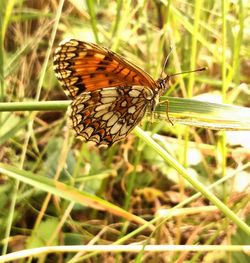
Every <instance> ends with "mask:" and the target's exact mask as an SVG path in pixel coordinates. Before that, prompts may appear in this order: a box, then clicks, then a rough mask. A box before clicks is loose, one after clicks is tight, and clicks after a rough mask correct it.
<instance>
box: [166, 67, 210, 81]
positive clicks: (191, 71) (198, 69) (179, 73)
mask: <svg viewBox="0 0 250 263" xmlns="http://www.w3.org/2000/svg"><path fill="white" fill-rule="evenodd" d="M205 70H207V68H206V67H203V68H197V69H194V70H188V71H182V72H178V73H174V74H171V75H168V76H167V77H166V78H168V79H169V78H171V77H173V76H177V75H182V74H186V73H193V72H199V71H205Z"/></svg>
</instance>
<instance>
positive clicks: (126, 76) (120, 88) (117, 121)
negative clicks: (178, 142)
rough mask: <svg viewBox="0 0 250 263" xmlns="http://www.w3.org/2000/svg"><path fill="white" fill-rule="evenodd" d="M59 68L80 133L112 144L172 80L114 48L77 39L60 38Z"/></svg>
mask: <svg viewBox="0 0 250 263" xmlns="http://www.w3.org/2000/svg"><path fill="white" fill-rule="evenodd" d="M54 70H55V73H56V77H57V78H58V80H59V81H60V83H61V85H62V87H63V89H64V91H65V93H66V94H67V95H68V96H69V97H70V98H71V99H72V103H71V107H70V113H69V117H70V120H71V125H72V127H73V129H74V130H75V132H76V134H77V137H79V138H80V139H82V140H83V141H85V142H87V141H94V142H96V143H97V144H98V145H101V144H103V145H108V146H110V145H112V144H113V143H115V142H118V141H120V140H122V139H124V138H125V137H126V136H127V135H128V133H129V132H130V131H131V130H132V129H133V128H134V127H135V126H136V125H137V124H138V123H139V122H140V121H141V119H142V118H143V116H144V115H145V112H146V110H147V109H150V110H151V111H153V110H154V108H155V106H156V104H157V103H158V102H159V96H161V95H163V94H164V93H165V92H166V90H167V88H168V85H167V83H168V80H169V76H167V77H166V78H159V79H158V80H156V81H155V80H154V79H153V78H152V77H151V76H150V75H149V74H148V73H146V72H145V71H143V70H142V69H141V68H139V67H138V66H136V65H134V64H133V63H131V62H129V61H127V60H126V59H125V58H123V57H122V56H120V55H118V54H116V53H114V52H112V51H111V50H109V49H107V48H103V47H100V46H98V45H96V44H93V43H89V42H83V41H79V40H75V39H70V40H68V41H64V42H62V43H60V44H59V47H58V48H57V49H56V51H55V56H54Z"/></svg>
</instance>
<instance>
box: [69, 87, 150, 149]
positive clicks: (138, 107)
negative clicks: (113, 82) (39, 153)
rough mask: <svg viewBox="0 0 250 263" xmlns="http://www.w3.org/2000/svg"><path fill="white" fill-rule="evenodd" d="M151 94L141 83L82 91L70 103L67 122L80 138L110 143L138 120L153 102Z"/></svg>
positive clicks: (120, 138)
mask: <svg viewBox="0 0 250 263" xmlns="http://www.w3.org/2000/svg"><path fill="white" fill-rule="evenodd" d="M152 96H154V95H153V93H152V91H151V90H150V89H148V88H144V87H141V86H134V87H132V86H125V87H122V89H117V88H106V89H99V90H96V91H92V92H84V93H82V94H80V95H79V96H78V97H76V98H75V100H73V102H72V104H71V111H70V119H71V126H72V127H73V129H74V130H75V132H76V134H77V137H79V138H81V139H82V140H83V141H94V142H96V143H97V144H107V145H112V144H113V143H115V142H117V141H120V140H122V139H124V138H125V137H126V136H127V134H128V133H129V132H130V131H131V130H132V129H133V128H134V127H135V126H136V125H137V124H138V123H139V122H140V121H141V119H142V118H143V116H144V115H145V112H146V110H147V108H148V107H152V106H153V105H152V102H153V100H152ZM149 98H151V99H149Z"/></svg>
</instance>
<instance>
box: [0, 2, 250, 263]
mask: <svg viewBox="0 0 250 263" xmlns="http://www.w3.org/2000/svg"><path fill="white" fill-rule="evenodd" d="M0 5H1V6H0V8H1V10H2V11H1V18H0V22H1V24H0V25H1V35H0V50H1V51H0V76H1V79H0V84H1V87H0V88H1V89H0V97H1V101H2V102H6V103H7V102H17V101H20V102H22V101H23V102H30V101H48V100H50V101H53V100H67V97H66V96H65V95H64V92H63V91H62V89H61V88H60V86H59V83H58V81H57V80H56V78H55V75H54V72H53V68H52V64H53V51H54V50H55V48H56V46H57V45H58V43H59V42H60V41H61V40H63V39H64V38H67V37H74V38H77V39H81V40H85V41H90V42H95V43H98V44H100V45H102V46H105V47H108V48H110V49H112V50H113V51H116V52H118V53H119V54H122V55H124V56H125V57H127V59H129V60H131V61H132V62H133V63H135V64H136V65H139V66H140V67H141V68H143V69H144V70H146V71H147V72H148V73H150V74H151V75H152V76H153V77H154V78H155V79H157V78H158V77H159V75H160V73H161V71H162V65H163V62H164V59H165V58H166V56H167V54H168V53H169V50H170V47H173V52H172V55H171V56H170V60H169V62H168V65H167V68H166V69H165V73H166V74H171V73H176V72H181V71H184V70H189V69H194V68H199V67H203V66H205V67H207V68H208V70H207V71H206V72H202V73H198V74H190V75H185V76H182V75H180V76H176V77H175V78H174V79H172V85H171V87H170V89H169V91H168V93H167V94H166V95H167V96H171V97H181V98H193V97H195V96H198V95H199V97H202V98H203V100H208V101H210V102H224V103H230V104H235V105H239V106H244V107H249V105H250V100H249V94H250V92H249V82H250V79H249V76H250V59H249V58H250V52H249V44H250V43H249V42H250V31H249V26H248V25H249V23H250V3H249V2H248V1H226V0H225V1H157V0H155V1H122V0H120V1H119V0H117V1H106V0H104V1H79V0H78V1H77V0H75V1H74V0H71V1H53V0H52V1H13V0H12V1H11V0H8V1H1V2H0ZM204 105H205V104H204ZM170 107H171V105H170ZM201 107H202V106H201ZM66 119H67V116H66V114H65V112H63V111H58V112H54V111H53V112H42V111H41V112H24V111H23V112H22V111H19V112H15V113H13V112H2V113H0V122H1V129H0V142H1V146H0V161H1V164H4V165H5V164H8V165H9V166H8V167H7V168H6V167H5V168H6V169H5V171H6V170H8V171H9V174H10V173H11V172H12V173H15V175H16V176H15V178H16V179H15V180H14V179H11V178H10V177H9V176H7V175H9V174H8V172H6V173H3V170H1V171H2V174H0V200H1V202H0V208H1V213H0V240H1V243H0V244H1V251H2V254H6V253H7V252H13V251H20V250H23V249H26V248H33V247H37V246H46V245H52V244H53V245H64V244H65V245H75V244H116V243H119V242H122V243H124V244H132V243H135V242H141V243H143V244H193V245H198V244H199V245H205V244H213V245H221V244H227V245H230V244H238V245H244V244H249V242H250V237H249V235H248V234H247V233H246V232H244V231H242V230H241V229H239V228H237V227H236V225H235V222H232V221H231V220H229V219H228V218H227V217H225V216H224V214H223V213H221V212H220V211H219V210H218V209H217V208H215V207H212V206H211V203H210V202H209V201H208V199H206V198H204V197H199V198H198V199H195V200H192V202H190V203H189V204H186V208H192V212H190V210H180V211H181V213H180V214H178V215H177V216H169V217H168V218H167V220H166V221H164V222H163V223H162V220H163V218H161V219H158V220H156V221H153V223H152V225H151V227H149V228H144V229H140V230H139V231H137V232H135V230H137V229H138V227H139V225H140V224H143V220H146V221H150V220H154V219H155V218H157V216H159V215H164V214H166V213H167V211H168V209H171V208H173V207H175V206H176V205H177V204H180V203H181V204H182V202H183V201H185V200H187V199H188V200H189V198H192V196H193V195H194V194H195V193H196V191H195V190H194V188H193V187H191V185H190V184H189V183H188V182H187V181H185V180H184V179H183V177H182V176H180V173H179V172H178V171H176V169H174V168H173V167H172V166H170V165H169V164H167V163H166V162H165V161H164V160H163V159H162V157H161V156H160V155H159V154H158V153H157V152H155V151H154V150H153V148H152V147H151V146H150V144H145V142H144V141H143V140H141V139H140V138H138V136H140V135H138V134H137V133H138V130H136V135H137V136H136V135H135V134H133V133H132V134H130V135H129V136H128V137H127V139H126V140H124V141H123V142H121V143H119V144H117V145H114V146H113V147H112V148H110V149H99V148H97V147H95V146H94V145H93V144H91V143H87V144H83V143H81V142H80V141H78V140H76V139H75V138H74V136H73V134H72V132H71V131H69V130H68V128H67V125H66V122H67V121H66ZM246 121H247V120H246ZM141 126H142V127H143V129H144V130H147V131H150V134H151V135H153V138H154V139H155V140H156V141H157V142H158V143H159V145H161V146H162V147H163V149H164V150H165V151H167V152H168V153H170V154H171V155H172V156H173V157H174V158H175V160H176V161H177V162H178V163H179V164H180V165H181V166H182V167H185V168H186V171H187V172H188V174H189V175H192V176H193V177H194V178H195V179H197V180H198V181H200V182H202V184H204V185H206V186H209V185H211V184H213V183H215V182H217V181H218V180H219V179H221V178H225V181H224V183H223V184H217V185H216V186H215V187H213V188H212V192H213V193H214V194H215V195H216V196H217V197H219V198H220V199H221V200H222V201H223V202H224V203H225V204H226V205H227V206H228V207H229V208H230V209H231V210H232V211H234V212H235V213H236V214H238V216H239V217H240V218H241V219H242V220H243V221H245V222H246V223H249V220H250V218H249V199H250V194H249V181H250V176H249V166H250V163H249V159H250V158H249V157H250V135H249V132H248V131H241V132H223V131H213V130H209V129H204V128H194V127H187V126H184V125H179V124H175V125H174V126H172V125H171V124H170V123H168V122H167V119H165V120H160V121H157V120H156V121H155V122H154V123H151V122H150V121H148V122H146V121H145V122H143V123H142V125H141ZM2 167H3V166H2ZM14 168H17V169H18V170H14ZM26 172H29V174H27V173H26ZM10 176H11V175H10ZM29 176H30V177H29ZM23 178H26V179H27V178H29V179H30V178H31V179H32V182H30V181H29V182H28V181H27V180H28V179H27V180H26V181H25V179H23ZM42 178H46V179H48V180H49V179H51V181H46V180H45V181H44V180H43V179H42ZM54 180H58V181H60V182H62V183H64V184H65V185H67V186H68V187H71V188H67V189H66V192H62V189H61V188H60V189H59V187H58V185H53V184H52V182H54ZM42 184H43V186H41V185H42ZM30 185H32V186H30ZM46 185H47V189H48V190H47V191H46ZM51 189H52V190H51ZM78 189H79V190H81V191H82V193H83V196H81V198H83V200H81V201H79V202H77V200H78V199H77V196H78V195H77V193H78V192H77V190H78ZM67 194H68V195H67ZM89 195H91V197H90V199H88V198H89ZM95 196H96V197H99V198H100V200H107V201H108V202H109V203H108V204H106V203H104V202H102V201H100V200H99V199H95ZM62 197H65V198H62ZM89 200H90V201H89ZM99 201H100V203H98V202H99ZM83 203H85V204H86V205H85V206H84V205H83ZM97 203H98V207H96V208H95V207H94V204H97ZM111 204H113V205H114V207H113V206H112V205H111ZM183 205H184V204H183ZM120 208H122V209H124V210H125V211H128V214H125V213H124V212H123V211H121V210H119V209H120ZM101 209H103V210H101ZM211 209H212V210H211ZM176 210H177V211H178V208H176ZM140 220H141V221H140ZM152 229H154V230H152ZM131 233H133V234H132V235H131ZM129 234H130V235H129ZM124 240H125V241H124ZM83 260H85V261H86V262H103V261H105V262H106V261H107V262H115V261H118V260H122V262H134V261H136V260H137V262H187V261H190V262H249V257H247V256H246V255H245V254H244V253H242V252H241V253H228V252H225V251H223V250H222V251H221V252H220V253H218V252H216V253H215V252H209V253H205V252H196V253H194V252H189V253H187V252H177V251H174V252H173V251H172V252H167V251H166V252H161V253H152V252H142V253H140V254H134V253H121V254H118V253H116V254H114V253H99V254H97V255H95V256H93V255H92V254H88V253H86V254H85V255H84V256H82V255H75V254H73V253H65V254H64V255H63V254H50V255H47V256H46V255H43V256H40V257H39V258H38V262H85V261H83ZM28 262H33V261H32V259H31V258H30V259H29V261H28Z"/></svg>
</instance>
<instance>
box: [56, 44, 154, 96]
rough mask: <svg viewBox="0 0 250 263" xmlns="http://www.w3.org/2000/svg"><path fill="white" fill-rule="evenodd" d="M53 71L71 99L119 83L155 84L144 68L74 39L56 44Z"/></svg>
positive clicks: (104, 49)
mask: <svg viewBox="0 0 250 263" xmlns="http://www.w3.org/2000/svg"><path fill="white" fill-rule="evenodd" d="M54 70H55V73H56V77H57V78H58V80H59V81H60V82H61V85H62V87H63V89H64V90H65V92H66V94H67V95H68V96H70V97H71V98H74V97H76V96H78V95H80V94H81V93H82V92H85V91H94V90H97V89H100V88H107V87H119V86H134V85H139V86H147V87H150V88H154V87H156V86H157V84H156V82H155V81H154V80H153V79H152V77H151V76H150V75H149V74H147V73H146V72H145V71H143V70H142V69H140V68H139V67H137V66H136V65H134V64H132V63H131V62H129V61H127V60H126V59H125V58H123V57H121V56H119V55H118V54H116V53H114V52H112V51H111V50H109V49H106V48H103V47H100V46H98V45H96V44H93V43H88V42H83V41H79V40H75V39H71V40H68V41H66V42H63V43H61V44H60V45H59V47H58V48H57V49H56V51H55V56H54Z"/></svg>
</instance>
